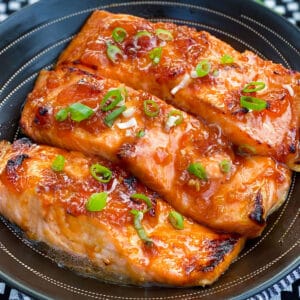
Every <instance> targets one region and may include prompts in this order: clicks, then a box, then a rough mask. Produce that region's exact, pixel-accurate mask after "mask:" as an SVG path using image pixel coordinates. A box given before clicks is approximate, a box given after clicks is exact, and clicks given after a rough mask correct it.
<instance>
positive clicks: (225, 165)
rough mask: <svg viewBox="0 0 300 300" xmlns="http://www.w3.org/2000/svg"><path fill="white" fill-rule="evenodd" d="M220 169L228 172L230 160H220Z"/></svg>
mask: <svg viewBox="0 0 300 300" xmlns="http://www.w3.org/2000/svg"><path fill="white" fill-rule="evenodd" d="M220 169H221V171H222V172H223V173H228V172H229V171H230V169H231V162H230V161H229V160H228V159H223V160H222V161H221V162H220Z"/></svg>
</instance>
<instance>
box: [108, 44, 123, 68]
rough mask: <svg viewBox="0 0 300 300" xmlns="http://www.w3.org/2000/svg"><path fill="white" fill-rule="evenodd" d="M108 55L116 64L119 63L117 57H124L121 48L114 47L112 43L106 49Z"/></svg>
mask: <svg viewBox="0 0 300 300" xmlns="http://www.w3.org/2000/svg"><path fill="white" fill-rule="evenodd" d="M106 54H107V56H108V58H109V59H110V60H111V61H112V62H113V63H116V61H117V56H118V55H121V56H122V51H121V49H120V48H119V47H117V46H115V45H112V44H110V43H108V44H107V49H106Z"/></svg>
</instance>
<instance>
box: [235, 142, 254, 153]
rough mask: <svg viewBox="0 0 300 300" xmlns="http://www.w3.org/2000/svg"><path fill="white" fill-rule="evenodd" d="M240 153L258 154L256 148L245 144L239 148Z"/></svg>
mask: <svg viewBox="0 0 300 300" xmlns="http://www.w3.org/2000/svg"><path fill="white" fill-rule="evenodd" d="M238 153H239V154H245V153H250V154H256V149H255V147H253V146H251V145H248V144H244V145H240V146H239V147H238Z"/></svg>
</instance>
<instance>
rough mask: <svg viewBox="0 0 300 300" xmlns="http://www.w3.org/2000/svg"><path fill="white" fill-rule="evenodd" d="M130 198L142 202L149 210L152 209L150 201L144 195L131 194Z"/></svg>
mask: <svg viewBox="0 0 300 300" xmlns="http://www.w3.org/2000/svg"><path fill="white" fill-rule="evenodd" d="M130 198H132V199H139V200H142V201H144V202H145V203H146V204H147V207H148V208H149V209H150V208H151V207H152V203H151V200H150V199H149V198H148V197H147V196H146V195H144V194H137V193H136V194H132V195H131V196H130Z"/></svg>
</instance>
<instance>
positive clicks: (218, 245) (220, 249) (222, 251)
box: [200, 234, 240, 272]
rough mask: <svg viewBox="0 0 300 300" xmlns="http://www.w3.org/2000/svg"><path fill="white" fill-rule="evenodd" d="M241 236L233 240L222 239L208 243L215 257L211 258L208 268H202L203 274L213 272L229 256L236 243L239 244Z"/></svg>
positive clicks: (232, 238)
mask: <svg viewBox="0 0 300 300" xmlns="http://www.w3.org/2000/svg"><path fill="white" fill-rule="evenodd" d="M239 238H240V236H239V235H237V234H236V235H235V236H234V237H231V238H229V239H228V238H221V239H215V240H212V241H209V242H208V248H209V250H211V252H212V254H213V256H212V257H211V259H210V261H209V263H208V264H207V266H205V267H202V268H201V270H200V271H201V272H210V271H212V270H213V269H214V268H215V267H216V266H218V265H219V264H220V263H221V262H222V261H223V260H224V258H225V257H226V255H227V254H229V253H230V252H231V251H232V250H233V248H234V246H235V245H236V243H237V242H238V240H239Z"/></svg>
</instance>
